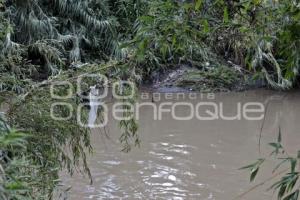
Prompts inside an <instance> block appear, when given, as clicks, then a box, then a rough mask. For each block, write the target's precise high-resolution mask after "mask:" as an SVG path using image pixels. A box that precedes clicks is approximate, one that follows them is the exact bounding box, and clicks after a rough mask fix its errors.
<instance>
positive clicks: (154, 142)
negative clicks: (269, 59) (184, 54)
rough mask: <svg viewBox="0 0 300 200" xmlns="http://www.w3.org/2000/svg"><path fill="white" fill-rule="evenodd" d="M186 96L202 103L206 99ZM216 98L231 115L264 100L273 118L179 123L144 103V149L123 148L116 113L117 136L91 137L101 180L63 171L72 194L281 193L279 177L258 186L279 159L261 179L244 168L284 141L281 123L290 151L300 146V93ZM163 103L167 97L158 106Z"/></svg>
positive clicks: (261, 196) (222, 196)
mask: <svg viewBox="0 0 300 200" xmlns="http://www.w3.org/2000/svg"><path fill="white" fill-rule="evenodd" d="M155 101H156V100H155ZM172 101H173V102H179V101H181V100H178V99H176V100H172ZM184 101H188V102H189V103H192V104H193V105H196V104H197V103H198V102H203V101H204V99H203V98H202V97H200V98H199V97H198V98H197V99H188V100H186V99H185V100H184ZM210 101H211V102H214V103H217V105H219V103H220V102H222V103H223V105H224V114H226V115H228V116H232V115H234V113H236V112H237V105H238V104H239V103H241V104H242V105H244V104H245V103H247V102H260V103H263V105H264V106H265V107H267V108H266V113H265V114H266V117H265V120H255V121H249V120H247V119H244V118H243V119H240V120H224V119H215V120H210V121H207V120H199V119H197V118H196V117H194V118H193V119H191V120H187V121H178V120H176V119H174V118H173V117H172V116H171V114H170V113H164V114H163V116H162V120H154V119H153V110H152V109H151V107H144V108H143V109H141V110H140V119H139V135H140V139H141V141H142V143H141V147H140V148H134V149H133V150H132V151H131V152H129V153H123V152H121V151H120V149H121V146H120V144H119V142H118V137H119V136H120V130H119V128H118V126H117V125H116V122H115V120H112V119H111V117H110V120H109V124H108V127H107V132H108V135H109V137H110V139H107V138H106V137H105V136H104V135H103V131H101V130H99V129H95V130H93V132H92V135H91V140H92V145H93V149H94V153H93V154H92V155H90V156H89V158H88V163H89V167H90V169H91V173H92V176H93V184H92V185H90V182H89V180H88V178H87V177H84V176H83V175H81V174H78V173H76V174H74V175H73V177H70V176H69V175H63V177H62V179H63V182H64V184H65V185H66V186H71V187H72V188H71V190H70V192H69V199H71V200H83V199H95V200H96V199H129V200H132V199H174V200H177V199H178V200H181V199H195V200H209V199H211V200H232V199H242V200H254V199H255V200H268V199H275V196H276V195H274V194H273V192H272V191H267V189H268V187H269V185H270V184H271V183H266V184H264V185H262V186H261V187H257V188H254V189H253V190H252V189H251V188H252V187H253V186H255V185H256V184H259V183H261V181H264V180H266V179H267V178H268V177H270V176H272V173H271V171H272V167H273V166H274V162H273V161H272V160H271V161H268V162H267V163H266V165H265V166H266V168H267V169H262V170H261V171H260V172H259V174H258V177H257V180H256V181H255V182H254V183H250V182H249V172H248V171H244V170H239V168H240V167H242V166H245V165H247V164H249V163H252V162H253V161H255V160H256V159H257V158H260V157H264V156H268V155H269V154H270V152H271V150H272V149H271V148H270V147H269V145H268V143H269V142H273V141H275V140H276V138H277V134H278V128H279V126H280V127H281V129H282V135H283V144H284V145H288V148H287V151H288V152H289V153H290V154H292V155H293V154H294V153H296V151H297V149H300V137H299V130H300V123H299V119H300V93H299V92H298V93H297V92H290V93H281V92H274V91H268V90H253V91H247V92H240V93H220V94H216V95H215V98H214V100H210ZM162 102H166V99H165V98H163V99H161V100H160V101H156V104H159V103H162ZM176 112H177V114H178V115H181V116H186V115H187V114H188V113H187V109H186V108H184V107H178V109H177V111H176ZM262 124H263V128H262V134H261V150H260V152H259V147H258V141H259V135H260V130H261V127H262ZM250 190H251V191H250ZM248 191H249V192H248ZM244 193H246V194H244ZM239 195H241V196H239Z"/></svg>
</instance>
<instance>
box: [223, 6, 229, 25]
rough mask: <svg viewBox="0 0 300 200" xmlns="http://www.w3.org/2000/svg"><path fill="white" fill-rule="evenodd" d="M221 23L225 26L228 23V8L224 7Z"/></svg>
mask: <svg viewBox="0 0 300 200" xmlns="http://www.w3.org/2000/svg"><path fill="white" fill-rule="evenodd" d="M223 22H224V23H225V24H228V22H229V14H228V8H227V7H226V6H225V7H224V14H223Z"/></svg>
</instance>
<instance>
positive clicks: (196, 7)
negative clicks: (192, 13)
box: [195, 0, 202, 10]
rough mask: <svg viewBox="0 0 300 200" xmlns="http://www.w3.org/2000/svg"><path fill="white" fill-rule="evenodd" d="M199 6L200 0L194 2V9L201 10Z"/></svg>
mask: <svg viewBox="0 0 300 200" xmlns="http://www.w3.org/2000/svg"><path fill="white" fill-rule="evenodd" d="M201 5H202V0H196V5H195V9H196V10H199V9H200V8H201Z"/></svg>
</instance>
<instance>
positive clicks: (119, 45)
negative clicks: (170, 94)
mask: <svg viewBox="0 0 300 200" xmlns="http://www.w3.org/2000/svg"><path fill="white" fill-rule="evenodd" d="M0 11H1V12H0V51H1V52H0V92H1V97H2V94H3V96H4V92H11V93H12V94H14V95H15V94H17V95H21V96H18V98H14V100H13V101H11V100H10V99H8V101H9V102H10V110H9V113H8V123H9V124H10V125H11V126H12V127H15V128H17V129H18V130H22V132H25V133H27V134H25V136H28V135H30V137H29V138H28V137H25V138H24V137H23V136H24V135H23V134H19V133H18V132H14V131H12V130H10V129H8V128H6V129H5V130H4V129H3V130H4V131H3V130H2V131H1V135H4V136H1V135H0V136H1V138H0V149H1V151H4V152H12V157H11V158H10V159H12V161H10V160H9V161H6V162H5V163H4V162H3V161H2V160H0V161H1V163H0V164H1V166H2V165H3V166H4V167H2V168H3V169H4V173H1V181H2V182H1V184H0V190H3V188H4V189H5V193H4V195H5V196H4V197H5V198H6V199H19V197H20V196H18V195H22V196H24V197H28V198H29V199H32V198H33V197H32V195H33V193H35V195H34V198H35V199H39V198H40V199H45V198H46V197H47V198H50V199H51V198H52V196H51V195H52V194H53V191H54V190H55V188H56V187H57V186H58V181H57V179H58V172H59V170H61V169H62V168H65V167H67V168H68V170H69V172H70V173H72V171H73V170H74V168H76V167H80V166H83V168H84V170H83V171H85V172H86V173H89V170H88V167H87V164H86V162H85V150H86V149H87V150H90V148H91V147H90V144H89V130H87V129H84V128H82V127H79V126H77V125H76V119H73V118H72V119H71V120H70V121H68V122H67V123H65V122H63V123H61V122H58V121H53V120H52V119H51V118H50V114H49V110H50V106H51V103H52V102H53V99H51V98H50V97H49V85H50V84H51V82H52V81H59V80H66V79H69V78H70V77H71V78H72V77H73V78H74V77H77V76H79V75H80V74H84V73H95V72H99V71H100V72H101V73H103V74H106V75H107V76H108V77H109V78H111V79H113V80H117V81H119V80H133V81H135V82H136V83H140V82H141V81H145V80H148V79H151V77H152V75H153V73H155V72H161V71H163V70H165V69H167V68H168V69H174V68H176V67H177V66H180V65H188V66H191V67H192V68H197V69H199V70H203V71H202V72H197V73H196V75H197V77H199V80H195V81H194V82H193V83H192V86H191V87H192V88H199V87H198V85H199V84H203V81H204V80H205V83H207V82H208V83H209V84H210V86H211V87H214V86H215V85H217V84H218V82H220V80H222V81H221V82H222V83H221V88H223V86H224V87H226V88H227V87H229V88H230V87H232V86H233V85H234V84H235V83H236V81H238V80H237V79H236V77H234V76H233V75H234V74H235V72H234V71H237V70H239V71H249V72H250V74H252V75H253V77H254V78H255V77H256V78H259V79H265V80H266V81H267V82H268V83H269V85H270V86H271V87H273V88H276V89H290V88H292V87H295V86H297V82H298V73H299V67H300V50H299V46H300V35H299V34H300V24H299V23H300V2H299V0H290V1H277V0H274V1H271V0H194V1H184V0H183V1H179V0H178V1H177V0H147V1H146V0H0ZM103 66H105V67H104V68H102V67H103ZM207 68H210V69H209V70H207ZM206 72H208V73H206ZM229 72H230V73H229ZM231 72H232V73H231ZM197 79H198V78H197ZM223 79H226V81H225V82H224V81H223ZM218 87H219V85H218ZM1 99H2V98H1ZM79 101H80V100H79V99H78V97H77V96H76V95H74V96H72V98H70V99H69V100H68V103H71V104H72V105H77V104H78V103H79ZM129 101H133V99H131V100H129ZM65 112H66V111H64V110H63V109H62V110H61V114H62V115H64V114H66V113H65ZM120 126H121V128H122V130H123V134H122V136H121V138H120V140H121V142H122V143H123V145H124V150H125V151H129V150H130V148H131V146H132V145H134V144H135V145H137V144H139V139H138V137H137V124H136V122H135V121H134V120H133V119H131V120H127V121H121V122H120ZM10 136H11V137H12V138H13V140H9V139H8V140H9V141H7V138H6V137H10ZM15 141H17V144H15ZM11 143H12V144H11ZM14 145H17V146H20V145H21V146H22V148H24V150H22V151H21V152H20V150H18V148H15V147H14ZM63 148H69V151H68V152H69V153H70V154H68V155H66V153H65V150H64V149H63ZM17 162H18V163H21V164H16V163H17ZM22 163H25V164H22ZM0 170H2V169H1V168H0ZM12 177H13V178H12ZM12 180H13V181H12ZM11 181H12V182H11ZM24 182H26V184H25V185H24V184H23V183H24ZM7 184H11V186H9V187H8V186H7ZM25 186H26V187H25ZM10 188H12V189H15V188H16V189H17V192H15V191H13V192H10ZM25 188H26V189H25ZM6 189H8V190H6ZM14 195H15V196H14Z"/></svg>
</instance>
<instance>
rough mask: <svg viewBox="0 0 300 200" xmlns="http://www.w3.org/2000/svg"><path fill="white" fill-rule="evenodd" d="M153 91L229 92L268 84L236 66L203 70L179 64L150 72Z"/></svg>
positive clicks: (149, 86)
mask: <svg viewBox="0 0 300 200" xmlns="http://www.w3.org/2000/svg"><path fill="white" fill-rule="evenodd" d="M142 87H143V88H150V89H151V90H153V91H156V92H190V91H194V92H203V93H205V92H229V91H245V90H251V89H258V88H263V87H267V85H266V83H265V82H264V80H254V79H253V74H252V73H250V72H248V71H246V70H244V69H242V68H238V67H227V66H220V67H217V68H215V67H213V68H210V67H209V65H208V66H207V67H204V68H202V69H199V68H195V67H190V66H185V65H184V66H179V67H176V68H174V69H169V70H161V71H156V72H153V74H152V76H151V80H150V81H149V83H148V84H144V85H143V86H142Z"/></svg>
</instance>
